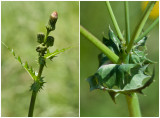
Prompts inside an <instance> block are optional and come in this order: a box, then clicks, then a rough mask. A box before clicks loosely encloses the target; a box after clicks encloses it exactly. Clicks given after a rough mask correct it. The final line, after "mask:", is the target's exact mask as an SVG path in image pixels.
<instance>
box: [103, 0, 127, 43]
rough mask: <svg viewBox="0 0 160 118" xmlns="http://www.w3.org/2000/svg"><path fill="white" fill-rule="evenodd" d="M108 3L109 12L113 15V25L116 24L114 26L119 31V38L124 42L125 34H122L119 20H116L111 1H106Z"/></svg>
mask: <svg viewBox="0 0 160 118" xmlns="http://www.w3.org/2000/svg"><path fill="white" fill-rule="evenodd" d="M106 5H107V8H108V11H109V14H110V16H111V19H112V22H113V25H114V27H115V29H116V32H117V34H118V37H119V39H120V40H122V41H123V42H125V40H124V38H123V35H122V33H121V31H120V28H119V26H118V23H117V21H116V18H115V16H114V14H113V10H112V8H111V5H110V3H109V1H106Z"/></svg>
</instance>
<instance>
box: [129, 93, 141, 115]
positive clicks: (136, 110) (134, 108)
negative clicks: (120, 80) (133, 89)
mask: <svg viewBox="0 0 160 118" xmlns="http://www.w3.org/2000/svg"><path fill="white" fill-rule="evenodd" d="M126 100H127V103H128V110H129V113H130V117H141V112H140V106H139V101H138V96H137V94H136V93H133V94H131V96H128V95H126Z"/></svg>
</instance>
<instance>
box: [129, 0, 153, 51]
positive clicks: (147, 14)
mask: <svg viewBox="0 0 160 118" xmlns="http://www.w3.org/2000/svg"><path fill="white" fill-rule="evenodd" d="M155 3H156V2H155V1H153V2H151V4H150V6H149V7H147V8H148V9H147V10H146V12H145V14H144V16H143V18H142V20H141V21H140V23H139V24H138V28H137V29H136V33H135V35H134V37H133V38H132V39H131V41H130V43H129V45H128V47H127V52H128V53H129V52H130V51H131V49H132V46H133V43H134V41H135V39H137V38H138V37H139V35H140V33H141V32H142V29H143V27H144V25H145V23H146V21H147V19H148V17H149V15H150V13H151V11H152V8H153V7H154V4H155Z"/></svg>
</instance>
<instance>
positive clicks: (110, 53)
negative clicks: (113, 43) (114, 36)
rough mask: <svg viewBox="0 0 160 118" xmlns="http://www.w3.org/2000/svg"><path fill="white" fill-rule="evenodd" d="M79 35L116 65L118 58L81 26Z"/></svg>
mask: <svg viewBox="0 0 160 118" xmlns="http://www.w3.org/2000/svg"><path fill="white" fill-rule="evenodd" d="M80 33H81V34H82V35H83V36H85V37H86V38H87V39H88V40H89V41H90V42H92V43H93V44H94V45H95V46H96V47H97V48H99V49H100V50H101V51H102V52H103V53H104V54H105V55H106V56H107V57H108V58H109V59H110V60H111V61H112V62H113V63H118V60H119V57H118V56H117V55H116V54H115V53H113V52H112V51H111V50H110V49H109V48H108V47H107V46H105V45H104V44H103V43H102V42H101V41H99V40H98V39H97V38H96V37H95V36H93V35H92V34H91V33H90V32H88V31H87V30H86V29H85V28H84V27H82V26H80Z"/></svg>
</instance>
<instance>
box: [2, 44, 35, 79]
mask: <svg viewBox="0 0 160 118" xmlns="http://www.w3.org/2000/svg"><path fill="white" fill-rule="evenodd" d="M2 44H3V45H4V46H5V47H6V48H7V49H8V50H9V51H10V52H11V53H12V54H13V56H14V57H15V59H17V60H18V62H19V63H20V64H21V65H22V67H23V68H24V69H25V70H26V71H27V72H28V73H29V75H30V76H31V78H32V79H33V80H36V79H37V76H36V74H35V72H34V71H33V69H32V67H29V66H28V63H27V62H25V63H23V62H22V60H21V58H20V56H18V57H17V56H16V54H15V52H14V50H13V49H10V48H9V47H8V46H6V45H5V44H4V43H3V42H2Z"/></svg>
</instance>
